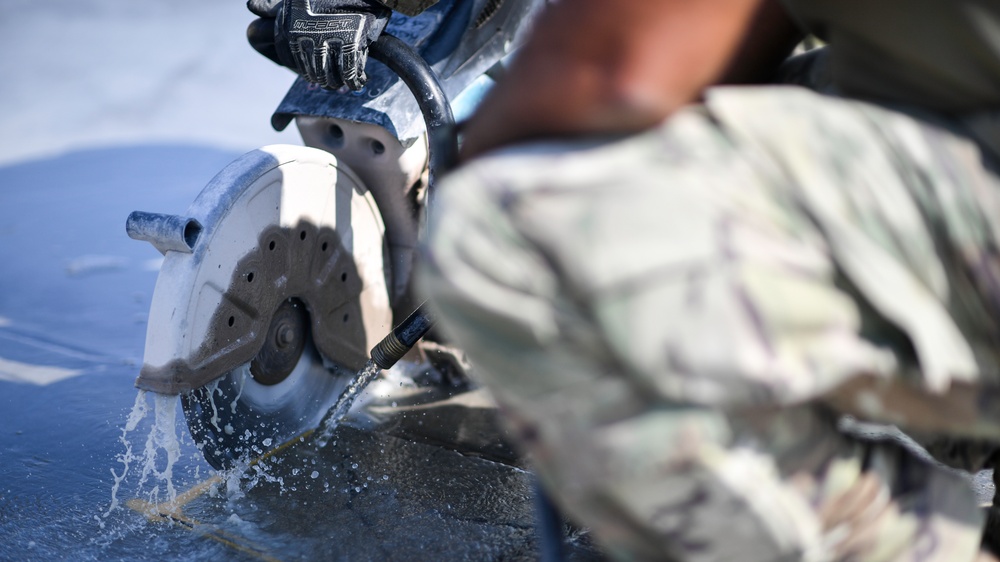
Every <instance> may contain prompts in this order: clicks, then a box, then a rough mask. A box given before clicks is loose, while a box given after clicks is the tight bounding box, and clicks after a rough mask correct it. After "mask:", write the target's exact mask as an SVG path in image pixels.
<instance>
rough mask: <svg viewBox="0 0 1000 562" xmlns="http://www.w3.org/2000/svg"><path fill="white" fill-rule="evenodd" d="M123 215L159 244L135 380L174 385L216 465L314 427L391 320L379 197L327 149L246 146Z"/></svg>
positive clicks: (168, 389)
mask: <svg viewBox="0 0 1000 562" xmlns="http://www.w3.org/2000/svg"><path fill="white" fill-rule="evenodd" d="M126 228H127V230H128V233H129V235H130V236H131V237H133V238H136V239H140V240H146V241H148V242H150V243H152V244H153V246H155V247H156V248H157V249H159V250H160V251H161V252H162V253H163V254H164V258H163V264H162V266H161V268H160V273H159V276H158V278H157V281H156V287H155V289H154V292H153V301H152V306H151V308H150V313H149V324H148V327H147V333H146V347H145V353H144V357H143V365H142V369H141V370H140V373H139V377H138V379H137V380H136V386H137V387H139V388H141V389H145V390H150V391H154V392H158V393H163V394H180V395H181V398H182V404H183V407H184V413H185V415H186V417H187V420H188V425H189V427H190V429H191V433H192V435H193V436H194V437H195V439H196V441H197V442H198V443H199V445H200V446H201V447H202V450H203V453H204V454H205V458H206V459H207V460H208V462H209V463H210V464H211V465H212V466H214V467H215V468H226V467H229V466H232V465H233V464H234V463H236V462H237V461H239V460H240V459H245V458H253V457H257V456H259V455H261V454H263V453H264V452H266V451H267V450H268V449H270V448H273V447H275V446H277V445H279V444H281V443H283V442H285V441H287V440H288V439H290V438H292V437H294V436H295V435H298V434H299V433H301V432H303V431H305V430H307V429H310V428H313V427H315V426H316V425H317V424H318V422H319V421H320V419H321V418H322V416H323V414H324V413H325V412H326V411H327V409H329V407H330V405H331V404H332V402H333V401H334V400H335V399H336V397H337V396H338V394H339V392H340V390H341V389H342V388H343V387H344V386H345V384H346V383H347V382H348V381H349V379H350V378H351V376H352V374H353V373H354V372H355V371H357V369H359V368H360V367H362V366H363V365H364V363H365V360H366V359H367V350H368V349H369V348H370V347H371V346H372V345H374V344H375V343H376V342H378V341H379V339H381V337H382V336H383V335H384V334H385V333H386V332H388V331H389V330H390V329H391V328H392V311H391V308H390V302H389V294H388V289H387V287H388V286H389V283H388V281H387V277H388V275H389V274H390V272H389V271H388V267H387V265H386V264H387V263H388V260H387V255H386V252H385V248H386V241H385V227H384V225H383V222H382V219H381V215H380V213H379V209H378V207H377V205H376V203H375V200H374V198H373V197H372V195H371V194H370V193H369V191H368V190H367V188H366V187H365V185H364V184H363V182H362V181H361V180H360V179H358V177H357V176H356V175H355V174H354V173H353V172H352V171H351V170H350V169H349V168H348V167H347V166H345V165H343V164H342V163H340V162H338V160H337V158H336V157H335V156H333V155H332V154H330V153H328V152H325V151H321V150H317V149H313V148H307V147H300V146H290V145H288V146H286V145H274V146H268V147H264V148H261V149H258V150H255V151H252V152H250V153H248V154H245V155H244V156H242V157H240V158H239V159H237V160H236V161H235V162H233V163H232V164H230V165H229V166H227V167H226V168H225V169H223V170H222V171H221V172H220V173H219V174H218V175H217V176H216V177H215V178H214V179H213V180H212V181H211V182H210V183H209V184H208V186H206V187H205V189H204V190H203V191H202V192H201V194H200V195H199V196H198V197H197V198H196V199H195V201H194V203H193V204H192V205H191V207H190V208H189V209H188V211H187V213H186V214H185V215H183V216H177V215H162V214H154V213H143V212H136V213H133V214H132V215H130V216H129V220H128V222H127V225H126Z"/></svg>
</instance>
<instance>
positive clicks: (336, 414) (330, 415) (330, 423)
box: [316, 359, 382, 449]
mask: <svg viewBox="0 0 1000 562" xmlns="http://www.w3.org/2000/svg"><path fill="white" fill-rule="evenodd" d="M381 371H382V369H381V367H379V366H378V365H376V364H375V361H373V360H371V359H369V360H368V362H367V363H365V366H364V367H363V368H362V369H361V370H360V371H358V374H357V375H355V376H354V380H353V381H352V382H351V384H349V385H347V388H345V389H344V392H342V393H341V394H340V398H337V402H336V403H335V404H334V405H333V407H332V408H330V411H328V412H327V413H326V415H325V416H323V421H322V422H320V424H319V432H318V434H317V438H316V447H317V448H320V449H322V448H323V447H326V444H327V443H328V442H329V441H330V437H332V436H333V430H335V429H337V425H338V424H340V420H342V419H343V418H344V416H346V415H347V412H349V411H350V410H351V406H352V405H353V404H354V401H355V400H357V399H358V396H360V395H361V391H363V390H364V389H365V387H366V386H368V385H369V384H370V383H371V382H372V381H373V380H375V379H376V378H377V377H378V374H379V373H380V372H381Z"/></svg>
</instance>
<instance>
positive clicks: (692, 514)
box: [422, 87, 1000, 562]
mask: <svg viewBox="0 0 1000 562" xmlns="http://www.w3.org/2000/svg"><path fill="white" fill-rule="evenodd" d="M991 166H992V164H990V161H989V158H988V156H986V155H985V153H984V152H983V151H982V150H981V148H980V147H979V146H978V145H977V144H975V143H973V142H972V141H969V140H968V139H967V138H966V137H965V136H964V134H963V131H962V130H961V129H960V128H959V126H958V125H956V124H952V123H949V122H945V121H940V120H935V119H933V118H931V117H929V116H914V115H907V114H904V113H900V112H895V111H890V110H887V109H882V108H879V107H875V106H873V105H869V104H865V103H861V102H856V101H849V100H844V99H838V98H833V97H827V96H821V95H818V94H815V93H812V92H809V91H807V90H804V89H802V88H794V87H762V88H720V89H715V90H712V91H711V92H710V93H709V95H708V96H707V100H706V103H705V105H704V106H700V107H695V108H690V109H688V110H685V111H682V112H680V113H679V114H677V115H676V116H675V117H673V118H671V119H670V120H669V121H668V122H667V123H665V124H664V125H663V126H661V127H659V128H657V129H654V130H651V131H648V132H646V133H644V134H641V135H637V136H631V137H627V138H613V139H604V140H601V141H591V142H586V143H584V142H579V143H566V144H553V145H545V146H532V147H526V148H519V149H516V150H510V151H506V152H503V153H499V154H495V155H492V156H489V157H486V158H483V159H480V160H479V161H477V162H474V163H473V164H471V165H469V166H466V167H465V168H463V169H461V170H459V171H458V172H456V173H455V174H453V175H452V176H451V177H449V178H447V179H446V181H445V182H444V183H443V185H442V186H441V189H440V190H439V196H438V201H437V204H438V206H437V208H436V209H434V210H433V212H432V216H433V217H436V218H437V220H436V221H435V222H434V223H433V224H432V225H431V229H430V236H429V249H428V250H427V260H426V268H425V271H424V272H423V277H422V286H423V289H424V291H425V292H426V293H427V294H428V295H429V296H430V297H431V298H432V300H433V302H434V303H435V304H436V306H437V307H438V309H439V311H440V313H441V315H442V317H443V322H444V327H445V328H446V329H447V331H448V332H449V333H450V334H451V336H452V337H453V338H454V339H455V340H456V341H457V342H458V343H460V344H461V345H462V346H463V347H464V348H465V350H466V351H467V352H468V354H469V356H470V357H471V358H472V359H473V360H474V361H475V362H476V363H477V365H478V367H479V369H480V371H481V378H482V380H483V381H484V382H485V383H486V384H487V385H488V386H489V387H490V389H491V390H492V391H493V393H494V394H495V395H496V397H497V399H498V401H499V402H500V403H501V404H502V405H503V407H504V409H505V411H506V412H507V419H508V421H509V423H510V424H511V426H512V428H513V429H514V433H515V434H516V435H518V436H519V438H518V439H519V441H520V443H521V445H522V446H523V447H524V448H525V450H526V451H528V452H529V453H530V454H531V456H532V458H533V460H534V462H535V464H536V466H537V468H538V470H539V473H540V474H541V476H542V478H543V480H544V481H545V483H546V484H547V485H548V486H549V487H550V488H551V489H552V490H553V491H554V494H555V496H556V498H557V501H558V502H559V503H561V505H562V506H563V507H564V508H565V509H566V511H567V512H568V513H569V514H570V515H571V516H572V517H573V518H574V519H576V520H577V521H579V522H581V523H583V524H585V525H588V526H590V527H592V528H593V529H594V531H595V533H596V535H597V536H598V538H599V539H600V540H601V541H602V542H603V544H604V545H605V546H606V547H607V548H608V550H609V552H611V553H613V554H614V555H615V556H616V557H618V558H619V559H622V560H663V559H675V560H693V561H702V560H706V561H707V560H741V561H752V560H762V561H774V560H841V559H847V560H910V559H916V560H940V561H948V562H958V561H963V560H974V559H976V557H977V556H979V541H980V532H981V527H982V516H981V514H980V512H979V510H978V508H977V506H976V503H975V500H974V497H973V495H972V493H971V492H970V490H969V489H968V488H967V485H966V484H965V483H964V481H962V480H961V479H960V478H958V477H956V476H954V475H953V474H951V473H949V472H947V471H945V470H944V469H942V468H940V467H938V466H936V465H930V464H927V463H925V462H923V461H921V460H919V459H916V458H914V457H912V455H911V454H910V453H908V452H906V451H905V450H901V449H898V448H897V446H896V445H893V444H889V443H877V442H874V443H869V442H862V441H859V440H857V439H856V438H853V437H849V436H846V435H843V434H841V433H840V432H838V431H837V428H836V424H835V423H834V418H835V417H836V413H837V412H838V411H839V412H844V411H847V412H850V413H853V414H856V415H860V416H862V417H866V418H869V419H874V420H880V421H888V422H893V423H896V424H898V425H900V426H901V427H903V428H904V429H913V430H920V431H922V432H924V433H925V434H926V435H931V436H936V437H937V438H942V437H945V438H951V437H961V438H978V439H981V440H986V441H988V442H992V441H993V440H1000V407H998V404H1000V401H998V400H997V399H996V396H997V395H998V393H997V386H998V385H1000V379H998V377H1000V366H998V357H997V355H996V354H995V351H994V349H995V348H996V345H997V343H998V338H1000V332H998V328H997V325H996V323H995V320H994V318H996V317H997V316H996V312H1000V307H998V305H997V300H996V299H997V297H998V295H1000V289H998V288H1000V283H998V282H997V281H998V280H1000V275H998V272H1000V269H998V268H997V264H998V262H997V259H996V258H997V253H996V248H997V247H998V244H997V241H998V239H1000V233H998V231H997V227H998V226H1000V222H998V220H1000V219H998V218H997V217H1000V197H998V196H1000V183H998V179H997V176H996V175H994V173H993V172H992V170H991ZM859 381H860V382H859Z"/></svg>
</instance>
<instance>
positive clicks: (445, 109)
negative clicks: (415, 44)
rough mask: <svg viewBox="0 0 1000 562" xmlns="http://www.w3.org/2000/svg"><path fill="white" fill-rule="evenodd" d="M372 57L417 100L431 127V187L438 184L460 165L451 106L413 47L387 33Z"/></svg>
mask: <svg viewBox="0 0 1000 562" xmlns="http://www.w3.org/2000/svg"><path fill="white" fill-rule="evenodd" d="M368 53H369V55H371V57H372V58H373V59H375V60H377V61H379V62H381V63H382V64H384V65H386V66H387V67H389V69H390V70H392V71H393V72H395V73H396V74H397V75H399V78H400V79H401V80H402V81H403V83H404V84H406V87H407V88H409V89H410V92H412V93H413V97H415V98H417V106H418V107H420V113H422V114H423V116H424V122H425V123H426V124H427V144H428V145H429V148H430V153H431V156H430V172H431V185H432V186H433V185H434V180H435V179H436V178H438V177H440V176H441V175H443V174H445V173H446V172H448V171H449V170H451V169H452V168H454V167H455V165H456V164H457V163H458V135H456V133H455V116H454V115H452V113H451V104H450V103H449V102H448V96H446V95H445V93H444V90H443V89H442V88H441V83H440V82H438V79H437V75H435V74H434V70H433V69H431V67H430V66H429V65H428V64H427V62H426V61H425V60H424V59H423V58H422V57H421V56H420V55H419V54H418V53H417V52H416V51H414V50H413V49H412V48H411V47H410V46H409V45H407V44H406V43H404V42H403V41H402V40H400V39H398V38H396V37H393V36H392V35H389V34H386V33H383V34H382V35H381V36H379V38H378V39H377V40H376V41H375V42H374V43H372V44H371V46H370V47H369V48H368Z"/></svg>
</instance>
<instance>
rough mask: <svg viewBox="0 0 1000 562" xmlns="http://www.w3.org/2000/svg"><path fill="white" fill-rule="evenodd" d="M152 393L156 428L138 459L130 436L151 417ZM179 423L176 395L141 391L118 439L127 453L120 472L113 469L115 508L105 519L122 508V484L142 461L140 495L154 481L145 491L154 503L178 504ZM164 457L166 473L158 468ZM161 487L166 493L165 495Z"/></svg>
mask: <svg viewBox="0 0 1000 562" xmlns="http://www.w3.org/2000/svg"><path fill="white" fill-rule="evenodd" d="M150 394H152V396H153V426H152V428H151V429H150V432H149V435H148V436H147V437H146V442H145V445H144V447H143V452H142V455H141V456H137V455H135V454H134V453H133V449H132V442H131V441H130V440H129V438H128V436H129V433H131V432H133V431H135V430H136V428H137V427H138V426H139V424H140V423H141V422H142V420H143V419H145V418H146V416H147V415H148V414H149V410H150V407H149V400H148V396H149V395H150ZM176 422H177V397H176V396H167V395H163V394H157V393H147V392H146V391H144V390H140V391H139V392H138V394H137V395H136V398H135V404H134V405H133V406H132V411H131V412H130V413H129V416H128V419H127V420H126V422H125V427H124V428H123V429H122V433H121V435H120V436H119V437H118V440H119V441H120V442H121V443H122V445H123V446H124V448H125V450H124V452H122V453H120V454H119V455H118V457H117V460H118V462H119V463H120V464H121V465H122V468H121V472H120V473H119V472H116V471H115V469H114V468H112V469H111V475H112V476H113V477H114V485H113V486H112V488H111V505H110V506H109V507H108V510H107V511H106V512H105V513H104V514H103V515H102V517H103V518H107V517H108V516H109V515H111V513H112V512H114V511H115V510H116V509H118V508H119V507H120V505H121V504H120V501H119V498H118V494H119V492H120V491H121V486H122V483H123V482H124V481H125V479H126V478H127V477H128V475H129V473H130V470H134V468H133V467H134V466H135V465H136V463H138V462H141V463H142V465H141V466H142V470H141V472H140V477H139V483H138V488H139V492H140V494H141V493H143V486H144V485H146V483H147V482H152V488H151V489H149V490H148V491H145V495H146V496H147V499H148V500H149V501H150V502H151V503H154V504H158V503H161V502H162V501H174V500H175V499H177V489H176V488H175V487H174V482H173V478H174V466H175V465H176V464H177V462H178V461H179V460H180V458H181V444H180V440H179V439H178V437H177V428H176ZM161 452H162V455H161ZM161 456H162V457H163V458H164V461H163V462H161V463H159V464H162V465H163V468H162V470H161V469H160V468H158V466H157V465H158V461H159V458H160V457H161ZM161 488H162V492H163V495H162V496H161Z"/></svg>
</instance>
